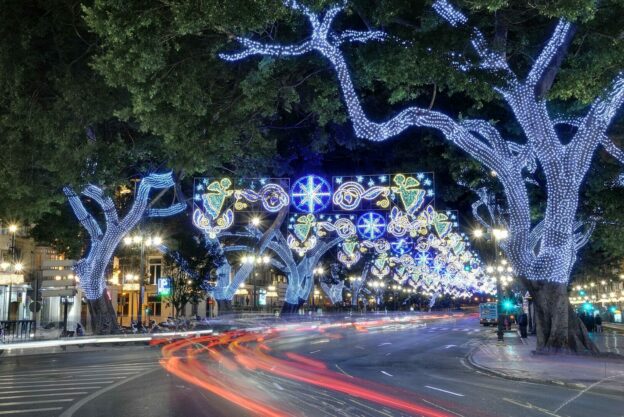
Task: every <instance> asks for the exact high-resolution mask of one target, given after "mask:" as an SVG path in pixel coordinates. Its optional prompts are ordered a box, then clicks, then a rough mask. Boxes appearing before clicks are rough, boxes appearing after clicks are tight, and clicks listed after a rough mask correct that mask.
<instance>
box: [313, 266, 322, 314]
mask: <svg viewBox="0 0 624 417" xmlns="http://www.w3.org/2000/svg"><path fill="white" fill-rule="evenodd" d="M324 273H325V269H323V267H322V266H318V267H316V268H314V270H313V271H312V291H313V293H312V309H313V310H314V309H315V308H316V303H315V302H314V299H315V298H316V296H317V295H320V292H318V291H317V289H316V278H315V277H316V276H317V275H319V276H320V275H323V274H324ZM319 280H320V278H319ZM319 282H320V281H319Z"/></svg>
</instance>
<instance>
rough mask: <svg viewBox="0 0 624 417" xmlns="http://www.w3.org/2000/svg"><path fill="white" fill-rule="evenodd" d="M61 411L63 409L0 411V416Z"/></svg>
mask: <svg viewBox="0 0 624 417" xmlns="http://www.w3.org/2000/svg"><path fill="white" fill-rule="evenodd" d="M62 409H63V407H49V408H31V409H30V410H6V411H0V415H7V414H24V413H40V412H42V411H58V410H62Z"/></svg>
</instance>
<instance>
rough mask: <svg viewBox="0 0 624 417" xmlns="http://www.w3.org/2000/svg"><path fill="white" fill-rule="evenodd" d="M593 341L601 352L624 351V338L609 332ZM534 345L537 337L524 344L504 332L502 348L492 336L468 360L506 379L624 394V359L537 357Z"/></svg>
mask: <svg viewBox="0 0 624 417" xmlns="http://www.w3.org/2000/svg"><path fill="white" fill-rule="evenodd" d="M594 338H595V342H596V343H597V344H598V346H599V348H600V349H601V350H602V351H610V352H612V353H618V352H616V351H615V350H616V349H617V350H618V351H619V350H624V335H614V334H609V333H608V334H601V335H594ZM614 338H616V339H614ZM535 344H536V338H535V337H534V336H531V337H529V338H528V339H526V340H524V341H523V340H522V339H520V337H519V336H518V334H517V333H505V343H504V344H503V345H498V344H497V342H496V336H492V337H491V338H488V339H487V340H486V341H485V342H484V343H483V344H482V345H481V346H479V347H477V348H476V349H474V350H473V351H472V352H470V354H469V355H468V358H467V359H468V362H469V363H470V364H471V365H472V366H473V367H475V368H477V369H479V370H481V371H483V372H486V373H489V374H493V375H496V376H500V377H503V378H507V379H513V380H519V381H529V382H537V383H546V384H555V385H564V386H569V387H572V388H577V389H590V388H591V389H592V390H594V391H605V392H610V393H613V392H614V391H615V392H617V393H620V394H621V393H624V357H622V358H621V359H620V358H609V357H591V356H583V355H580V356H574V355H536V354H535V353H534V351H535ZM619 346H622V347H623V349H620V348H619ZM619 353H621V352H619Z"/></svg>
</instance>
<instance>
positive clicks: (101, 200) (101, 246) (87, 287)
mask: <svg viewBox="0 0 624 417" xmlns="http://www.w3.org/2000/svg"><path fill="white" fill-rule="evenodd" d="M173 185H174V182H173V176H172V174H171V173H167V174H150V175H148V176H146V177H144V178H143V179H142V180H141V182H140V183H139V186H138V189H137V193H136V197H135V200H134V203H133V204H132V206H131V207H130V210H129V211H128V213H127V214H126V216H125V217H124V218H123V219H120V218H119V215H118V214H117V209H116V208H115V204H114V203H113V200H112V199H111V198H110V197H107V196H105V194H104V191H103V190H102V189H101V188H99V187H96V186H95V185H89V186H87V187H85V189H84V190H83V191H82V194H83V195H84V196H85V197H87V198H90V199H91V200H93V201H94V202H95V203H96V204H97V205H99V206H100V207H101V209H102V212H103V213H104V220H105V222H106V228H105V230H104V231H102V229H101V228H100V225H99V224H98V222H97V220H95V217H93V215H92V214H90V213H89V212H88V211H87V209H86V208H85V206H84V205H83V203H82V201H81V199H80V196H79V195H78V194H76V193H75V192H74V191H73V190H72V189H71V188H70V187H65V188H63V192H64V194H65V195H66V196H67V199H68V201H69V205H70V206H71V208H72V210H73V211H74V214H75V215H76V218H77V219H78V220H79V221H80V224H82V226H83V227H84V228H85V229H86V230H87V232H88V234H89V238H90V240H91V244H90V245H89V250H88V252H87V254H86V256H84V257H83V258H82V259H80V260H79V261H78V262H77V263H76V265H74V272H75V273H76V275H77V276H78V277H80V286H81V287H82V289H83V291H84V293H85V296H86V297H87V299H88V300H97V299H98V298H100V297H102V295H103V294H104V292H105V291H106V280H105V273H106V268H107V267H108V265H109V264H110V261H111V259H112V257H113V253H114V251H115V249H116V248H117V247H118V246H119V243H120V242H121V240H122V239H123V237H124V236H125V235H127V234H128V233H129V232H130V231H131V230H132V229H133V228H134V227H135V226H136V225H137V224H138V223H139V221H140V220H141V219H143V218H144V217H146V216H156V217H163V216H165V215H175V214H178V213H181V212H183V211H184V210H185V209H186V204H179V203H178V204H174V205H172V206H170V207H168V208H162V209H148V200H149V195H150V192H151V191H152V190H159V189H160V190H162V189H167V188H171V187H173Z"/></svg>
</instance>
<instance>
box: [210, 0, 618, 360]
mask: <svg viewBox="0 0 624 417" xmlns="http://www.w3.org/2000/svg"><path fill="white" fill-rule="evenodd" d="M285 4H286V6H288V7H290V8H291V9H293V10H296V11H298V12H300V13H302V14H303V15H305V16H306V17H307V19H308V21H309V23H310V25H311V29H312V33H311V36H309V37H308V38H307V39H306V40H304V41H302V42H300V43H297V44H290V45H283V44H265V43H261V42H258V41H254V40H250V39H246V38H238V39H237V40H238V42H239V43H240V44H241V45H242V46H243V49H242V50H241V51H240V52H237V53H227V54H222V55H221V57H222V58H223V59H226V60H229V61H238V60H242V59H244V58H247V57H249V56H253V55H267V56H275V57H292V56H298V55H303V54H306V53H309V52H317V53H319V54H321V55H322V56H323V57H325V58H326V59H327V60H329V61H330V62H331V63H332V65H333V68H334V70H335V71H336V75H337V78H338V81H339V85H340V88H341V90H342V93H343V98H344V102H345V105H346V107H347V111H348V114H349V116H350V119H351V122H352V123H353V128H354V131H355V134H356V135H357V136H358V137H360V138H362V139H366V140H370V141H376V142H381V141H385V140H388V139H390V138H392V137H394V136H397V135H399V134H401V133H402V132H404V131H405V130H406V129H409V128H410V127H414V126H416V127H426V128H433V129H437V130H438V131H440V132H441V133H442V135H443V136H444V137H445V138H446V139H447V140H449V141H450V142H451V143H453V144H454V145H456V146H458V147H459V148H460V149H462V150H463V151H465V152H466V153H468V154H470V155H471V156H472V157H474V158H475V159H476V160H477V161H479V162H480V163H482V164H483V165H484V166H486V167H488V168H489V169H491V170H492V171H494V172H496V173H497V178H498V179H499V180H500V182H501V184H502V186H503V190H504V193H505V197H506V211H505V215H504V216H503V218H498V219H497V222H498V223H499V224H500V223H504V225H506V226H507V227H508V229H509V231H510V236H509V238H508V239H507V240H506V241H505V244H504V246H503V249H504V250H505V251H506V253H507V256H508V258H509V259H510V261H511V262H512V264H513V266H514V270H515V271H516V272H517V273H518V274H519V275H520V276H521V277H523V278H524V279H525V282H526V284H527V287H528V288H529V291H530V292H531V294H532V296H533V299H534V302H535V306H536V314H537V332H538V341H537V344H538V349H539V350H553V351H558V350H571V351H582V350H590V351H596V347H595V346H594V345H593V343H592V342H591V341H590V340H589V339H588V337H587V332H586V331H585V329H584V327H583V326H582V324H580V321H579V320H578V319H577V318H576V316H575V314H574V312H573V310H572V309H571V308H570V306H569V303H568V298H567V283H568V280H569V277H570V271H571V268H572V266H573V265H574V262H575V260H576V253H577V251H578V249H579V240H583V239H579V238H578V237H577V235H576V233H575V229H576V227H575V223H576V214H577V208H578V198H579V197H578V196H579V189H580V187H581V185H582V183H583V179H584V177H585V175H586V173H587V171H588V169H589V166H590V163H591V161H592V158H593V156H594V154H595V153H596V151H597V150H598V149H599V148H600V147H602V148H604V149H605V150H606V151H607V152H608V153H610V154H611V155H612V156H613V157H615V158H616V159H617V160H619V161H620V162H624V152H623V151H622V150H620V149H619V148H618V147H617V146H616V145H615V144H614V143H613V142H612V141H611V140H610V139H609V138H608V136H607V130H608V128H609V126H610V125H611V123H612V121H613V119H614V117H615V115H616V112H617V111H618V109H619V108H620V107H621V106H622V103H623V101H624V73H621V72H620V73H619V74H618V75H617V76H616V77H615V79H614V80H613V81H612V83H611V85H610V86H609V87H608V88H607V89H606V91H605V93H604V94H603V95H601V96H600V97H599V98H597V99H596V100H595V101H594V102H593V104H592V105H591V106H589V108H588V109H587V111H586V112H585V115H584V116H583V117H576V118H556V117H553V116H552V115H551V114H550V113H549V111H548V108H547V104H548V102H547V100H546V99H545V98H544V92H546V91H548V89H549V88H550V85H551V84H552V82H553V80H554V74H556V72H557V70H558V68H559V66H560V63H561V61H562V59H563V57H565V55H566V53H567V48H568V46H569V43H570V40H571V38H572V36H573V32H574V31H573V28H572V25H571V23H570V22H567V21H565V20H560V21H559V23H558V24H557V26H556V28H555V30H554V32H553V34H552V36H551V38H550V39H549V40H548V41H547V42H546V44H545V46H544V48H543V49H542V51H541V53H540V54H539V56H537V57H536V59H535V61H534V64H533V66H532V67H531V69H530V71H529V72H528V75H526V76H525V77H520V76H518V75H517V74H516V73H515V72H514V71H513V70H512V69H511V67H510V66H509V64H508V63H507V61H506V57H505V54H504V52H502V51H500V50H496V49H493V48H490V47H489V46H488V43H487V41H486V39H485V37H484V35H483V34H482V33H481V32H480V31H479V30H478V29H473V31H472V48H473V49H474V51H475V52H476V54H477V56H478V57H479V63H478V67H480V68H481V69H483V70H485V71H492V72H495V73H497V74H503V75H504V77H505V80H504V81H505V83H504V85H503V86H497V87H493V88H494V90H495V91H496V92H497V93H499V95H500V96H501V98H502V99H503V100H504V101H505V102H506V104H507V105H508V106H509V107H510V109H511V111H512V113H513V114H514V115H515V117H516V118H517V120H518V122H519V124H520V126H521V128H522V130H523V132H524V136H525V140H524V143H517V142H514V141H511V140H509V139H506V138H504V137H503V135H502V134H501V133H500V132H499V131H498V130H497V129H496V127H494V126H493V125H492V124H490V123H489V122H487V121H486V120H461V121H458V120H454V119H453V118H451V117H449V116H447V115H446V114H444V113H441V112H438V111H435V110H430V109H426V108H418V107H409V108H406V109H404V110H403V111H401V112H399V113H398V114H396V115H395V116H393V117H392V118H390V119H388V120H386V121H383V122H375V121H373V120H371V119H369V118H368V117H367V115H366V113H365V112H364V109H363V108H362V104H361V102H360V99H359V98H358V95H357V93H356V91H355V88H354V84H353V81H352V79H351V75H350V73H349V69H348V67H347V63H346V60H345V55H344V53H343V51H342V50H341V48H342V47H343V46H344V45H345V44H346V43H351V42H361V43H364V42H369V41H383V40H385V39H387V38H388V37H387V36H386V35H385V34H384V33H382V32H378V31H364V32H357V31H343V32H341V33H336V32H334V31H333V30H332V23H333V22H334V19H335V18H336V16H337V15H338V14H339V13H340V12H341V11H342V10H343V8H344V7H345V4H344V3H342V4H340V5H337V6H333V7H330V8H328V9H327V10H326V11H325V12H323V13H315V12H314V11H312V10H311V9H309V8H308V7H306V6H304V5H302V4H300V3H299V2H297V1H292V0H288V1H285ZM433 7H434V9H435V10H436V11H437V12H438V14H439V15H440V16H441V17H442V18H443V19H445V20H446V21H447V22H448V23H449V24H450V25H451V26H454V27H457V26H464V25H466V24H467V22H468V18H467V17H466V16H465V15H464V14H463V13H462V12H460V11H459V10H457V9H456V8H454V7H453V6H452V5H451V4H449V3H448V2H447V1H446V0H438V1H436V2H435V3H434V6H433ZM558 124H568V125H571V126H573V127H575V128H576V133H575V134H574V136H573V138H572V139H571V141H570V142H569V143H567V144H564V143H563V142H562V141H561V139H560V138H559V136H558V134H557V132H556V130H555V127H556V126H557V125H558ZM538 168H539V169H541V170H542V171H543V175H544V178H545V184H546V185H545V188H546V193H547V199H546V209H545V211H544V212H543V219H542V220H541V222H539V223H538V224H537V225H535V224H533V222H532V218H531V211H530V203H529V197H528V192H527V177H529V176H531V175H533V174H534V172H535V171H536V170H537V169H538ZM488 226H489V227H491V226H493V225H488ZM535 242H539V244H538V245H536V244H535Z"/></svg>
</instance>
